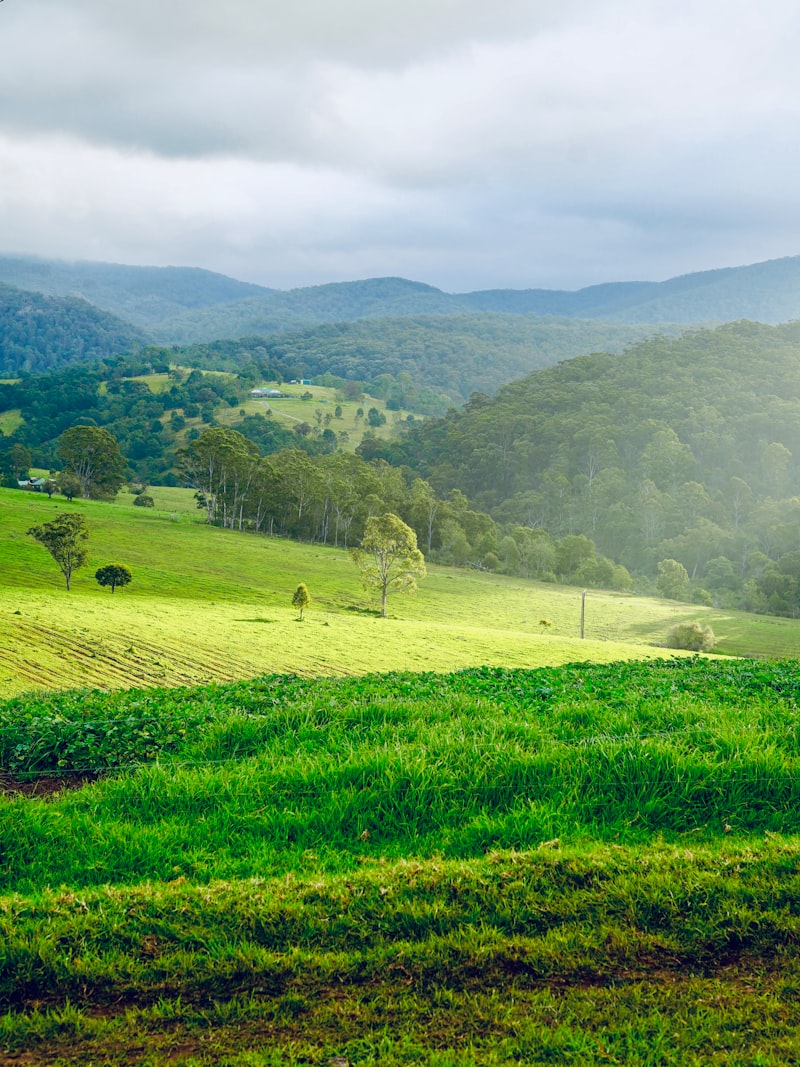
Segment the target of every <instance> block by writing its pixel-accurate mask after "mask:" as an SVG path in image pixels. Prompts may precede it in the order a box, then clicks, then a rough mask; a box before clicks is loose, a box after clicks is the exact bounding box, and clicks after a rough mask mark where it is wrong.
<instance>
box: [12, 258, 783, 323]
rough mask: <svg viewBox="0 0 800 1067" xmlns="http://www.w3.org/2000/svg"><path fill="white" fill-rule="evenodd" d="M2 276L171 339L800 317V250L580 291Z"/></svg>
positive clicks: (20, 268)
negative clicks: (328, 326)
mask: <svg viewBox="0 0 800 1067" xmlns="http://www.w3.org/2000/svg"><path fill="white" fill-rule="evenodd" d="M0 283H4V284H5V285H9V286H14V287H16V288H18V289H24V290H29V291H34V292H39V293H43V294H45V295H48V296H52V297H72V298H75V297H80V298H83V299H84V300H86V301H87V302H88V303H90V304H92V305H94V306H95V307H97V308H100V309H102V310H103V311H105V312H109V313H111V314H113V315H116V316H117V317H118V318H120V319H122V320H124V321H125V322H126V323H128V324H129V325H132V326H135V327H136V328H137V329H138V330H142V331H144V332H145V333H146V335H147V336H148V337H149V338H150V339H151V340H153V341H155V342H158V343H161V344H187V343H201V342H203V341H211V340H216V339H219V338H231V337H243V336H255V335H267V334H273V333H281V332H287V331H292V330H297V329H301V328H303V327H308V326H314V325H319V324H322V323H332V322H353V321H356V320H360V319H376V318H381V319H386V318H406V317H409V316H419V315H464V314H470V313H473V314H474V313H481V312H494V313H500V314H507V315H535V316H539V317H541V316H556V317H559V318H580V319H598V320H601V321H604V322H620V323H636V324H651V325H657V324H661V323H683V324H713V323H721V322H730V321H735V320H738V319H752V320H754V321H758V322H765V323H770V324H775V323H779V322H786V321H789V320H792V319H796V318H800V256H788V257H785V258H783V259H774V260H769V261H767V262H764V263H756V264H752V265H749V266H743V267H728V268H724V269H721V270H710V271H701V272H696V273H692V274H685V275H682V276H680V277H676V278H670V279H668V280H667V281H663V282H613V283H607V284H603V285H594V286H589V287H587V288H584V289H578V290H575V291H570V290H559V289H490V290H479V291H476V292H470V293H446V292H444V291H443V290H441V289H437V288H435V287H434V286H432V285H427V284H425V283H423V282H417V281H409V280H407V279H404V278H371V279H366V280H362V281H353V282H332V283H329V284H326V285H315V286H310V287H306V288H299V289H290V290H275V289H268V288H265V287H263V286H259V285H254V284H252V283H250V282H242V281H238V280H236V279H234V278H229V277H227V276H226V275H223V274H216V273H214V272H212V271H207V270H201V269H198V268H194V267H134V266H125V265H122V264H115V263H90V262H75V263H71V262H65V261H58V260H49V259H38V258H35V257H31V256H4V257H0Z"/></svg>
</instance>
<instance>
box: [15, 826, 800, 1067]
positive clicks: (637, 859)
mask: <svg viewBox="0 0 800 1067" xmlns="http://www.w3.org/2000/svg"><path fill="white" fill-rule="evenodd" d="M799 860H800V852H799V851H798V845H797V843H796V842H791V843H790V842H777V841H775V840H765V841H761V842H758V843H754V842H751V843H748V844H746V845H743V844H741V843H735V842H730V841H726V842H724V843H722V844H719V845H716V846H713V847H699V848H698V847H694V848H692V849H691V850H689V849H687V848H685V847H680V848H674V847H669V846H666V845H663V844H662V845H655V846H650V847H635V848H626V847H621V846H608V845H606V846H597V845H594V846H584V847H578V848H571V849H570V848H567V849H565V848H562V847H559V846H558V844H557V843H555V842H549V843H546V844H544V845H542V846H541V847H540V848H539V849H537V850H535V851H533V852H526V853H519V852H496V853H491V854H489V855H487V856H484V857H481V858H480V859H475V860H472V861H469V862H456V861H448V860H445V859H442V858H434V859H431V860H428V861H425V862H419V861H400V862H397V863H394V864H385V863H373V862H367V863H365V864H364V865H363V866H362V867H361V869H360V870H357V871H353V872H350V873H349V874H347V875H346V876H335V877H320V876H314V877H313V878H305V879H304V878H298V877H296V876H293V875H290V876H287V877H285V878H282V879H279V880H275V881H263V880H260V879H250V880H247V881H243V882H242V881H234V882H217V883H213V884H210V885H207V886H193V885H191V884H189V883H187V882H186V881H185V880H179V881H177V882H174V883H172V884H170V885H154V884H149V885H146V886H142V887H138V888H115V887H110V886H109V887H105V888H102V889H96V890H90V891H84V892H81V893H75V892H72V891H46V892H43V893H41V894H38V895H36V896H35V897H24V896H21V895H18V894H16V895H12V896H8V897H6V898H4V900H3V901H2V905H1V906H0V930H1V931H2V934H3V954H2V962H1V963H0V997H2V1000H3V1003H4V1004H5V1006H6V1007H7V1014H6V1015H5V1016H4V1017H3V1018H2V1020H0V1045H2V1046H3V1047H5V1049H6V1051H7V1053H8V1054H9V1055H14V1054H17V1055H19V1054H22V1055H26V1056H32V1057H40V1058H41V1059H43V1060H44V1059H47V1062H56V1063H65V1064H66V1063H95V1062H96V1063H106V1064H118V1063H119V1064H121V1063H131V1062H133V1063H157V1062H163V1060H164V1059H169V1060H170V1062H180V1063H186V1064H189V1063H192V1064H200V1063H202V1064H211V1063H220V1064H221V1063H229V1064H245V1063H246V1064H278V1063H290V1064H299V1063H320V1064H321V1063H330V1062H332V1060H333V1058H334V1057H340V1058H342V1059H344V1060H346V1062H348V1063H351V1062H352V1063H368V1064H389V1065H390V1067H392V1065H395V1064H401V1063H419V1064H423V1063H424V1064H439V1065H443V1064H450V1065H468V1064H479V1063H480V1064H483V1063H489V1064H507V1063H513V1062H520V1060H522V1062H526V1063H548V1062H561V1063H589V1064H600V1063H605V1064H608V1063H626V1064H642V1065H643V1064H653V1063H664V1064H686V1063H690V1064H701V1063H704V1064H707V1063H714V1064H724V1063H731V1062H741V1063H745V1062H747V1063H754V1064H755V1063H758V1064H768V1065H772V1064H775V1065H777V1064H779V1063H790V1062H793V1061H794V1059H795V1058H796V1057H797V1056H798V1055H800V1038H798V1032H800V1031H799V1029H798V1023H800V997H799V996H798V982H800V953H798V935H799V934H800V919H799V917H798V914H797V905H796V902H797V900H798V899H800V874H799V873H798V871H800V863H799V862H798V861H799Z"/></svg>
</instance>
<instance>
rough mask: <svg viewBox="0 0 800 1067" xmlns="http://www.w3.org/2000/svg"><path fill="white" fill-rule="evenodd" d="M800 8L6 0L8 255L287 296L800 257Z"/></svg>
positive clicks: (585, 277)
mask: <svg viewBox="0 0 800 1067" xmlns="http://www.w3.org/2000/svg"><path fill="white" fill-rule="evenodd" d="M798 43H800V9H798V7H797V5H796V4H794V3H791V2H790V0H762V2H761V3H760V4H759V5H753V4H752V3H751V2H748V3H744V2H741V0H725V2H724V3H723V2H722V0H670V3H666V2H665V0H559V2H557V3H556V2H551V0H495V2H494V3H493V4H489V3H486V0H404V2H403V3H402V4H399V3H397V2H395V0H383V2H376V0H292V3H291V5H289V4H287V3H285V0H284V2H281V3H278V2H277V0H226V2H225V3H222V2H220V3H210V2H208V0H193V2H192V3H188V2H187V0H169V2H168V3H165V2H164V0H137V3H135V4H131V3H122V2H120V0H50V2H48V0H5V2H3V3H1V4H0V101H2V104H0V252H5V253H11V252H31V253H36V254H39V255H44V256H57V257H63V258H76V259H107V260H114V261H117V262H127V263H148V264H190V265H196V266H203V267H207V268H209V269H212V270H221V271H224V272H225V273H229V274H232V275H234V276H236V277H240V278H243V279H246V280H252V281H258V282H261V283H262V284H265V285H272V286H276V287H279V288H285V287H289V286H293V285H306V284H314V283H317V282H323V281H335V280H341V279H348V278H359V277H370V276H372V277H374V276H380V275H403V276H405V277H411V278H415V279H418V280H421V281H428V282H430V283H432V284H435V285H439V286H441V287H442V288H444V289H448V290H451V291H455V290H464V289H474V288H493V287H498V286H513V287H517V288H522V287H528V286H546V287H565V288H577V287H579V286H582V285H588V284H592V283H595V282H602V281H613V280H621V279H634V278H635V279H645V278H647V279H661V278H666V277H669V276H672V275H674V274H679V273H683V272H686V271H691V270H702V269H707V268H711V267H717V266H733V265H736V264H740V263H749V262H756V261H758V260H763V259H770V258H774V257H777V256H783V255H794V254H796V253H800V205H799V204H798V196H797V192H796V190H797V188H798V186H799V185H800V181H799V180H798V179H800V173H799V172H800V158H799V156H800V137H798V133H800V73H798V71H799V70H800V67H799V66H798V63H797V54H798Z"/></svg>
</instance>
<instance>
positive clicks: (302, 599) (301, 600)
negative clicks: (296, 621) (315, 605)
mask: <svg viewBox="0 0 800 1067" xmlns="http://www.w3.org/2000/svg"><path fill="white" fill-rule="evenodd" d="M310 603H311V594H310V593H309V591H308V589H307V588H306V586H305V585H304V583H303V582H301V583H300V584H299V585H298V587H297V588H296V589H295V591H294V596H293V597H292V606H293V607H295V608H297V610H298V611H299V612H300V620H301V621H302V618H303V612H304V611H305V609H306V608H307V607H308V605H309V604H310Z"/></svg>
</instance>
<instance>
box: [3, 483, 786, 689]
mask: <svg viewBox="0 0 800 1067" xmlns="http://www.w3.org/2000/svg"><path fill="white" fill-rule="evenodd" d="M152 495H153V496H154V499H155V503H156V507H155V508H154V509H147V508H137V507H134V506H133V500H134V497H132V496H131V495H130V494H121V495H120V497H119V498H118V501H117V502H116V503H114V504H106V503H96V502H90V501H73V503H72V504H68V503H67V502H66V501H64V500H63V498H61V497H54V498H53V499H52V500H48V499H47V498H46V497H44V496H41V495H39V494H32V493H21V492H19V491H14V490H2V491H0V618H2V627H0V695H3V694H5V695H11V694H12V693H17V692H21V691H24V690H26V689H32V688H34V689H35V688H40V687H41V688H64V687H69V686H75V685H88V686H101V687H102V686H111V687H116V686H131V685H153V684H158V685H164V684H167V685H172V684H174V685H186V684H192V683H195V682H204V681H212V680H230V679H235V678H244V677H251V676H252V675H254V674H258V673H261V672H264V671H279V672H282V671H288V672H293V673H299V674H304V675H317V674H347V673H367V672H370V671H382V670H395V669H411V670H451V669H454V668H458V667H467V666H474V665H477V664H488V665H506V666H518V667H534V666H540V665H545V664H553V663H565V662H569V661H574V660H596V661H610V660H619V659H630V658H642V657H650V656H663V655H669V654H670V653H669V652H668V651H667V650H665V649H664V648H662V647H658V646H659V645H661V644H663V642H664V640H665V638H666V634H667V631H668V630H669V627H670V626H671V625H672V624H673V623H674V622H676V621H678V620H683V619H687V618H698V619H701V620H702V621H703V622H708V623H710V624H711V625H712V627H713V629H714V631H715V633H716V634H717V637H718V640H719V644H718V651H719V652H721V653H723V654H732V655H743V654H744V655H748V654H751V655H772V656H780V655H791V654H792V653H793V652H794V651H796V650H797V649H798V647H800V623H798V622H796V621H794V620H787V619H774V618H767V617H758V616H752V615H744V614H740V613H730V612H715V611H712V610H710V609H705V608H698V607H696V606H693V605H691V606H690V605H682V604H676V603H674V602H667V601H660V600H655V599H647V598H637V597H631V596H624V595H621V594H615V593H605V592H594V591H592V592H590V593H589V594H588V595H587V598H586V624H585V640H581V639H580V609H581V591H580V590H579V589H576V588H572V587H563V586H555V585H545V584H538V583H535V582H529V581H524V580H521V579H515V578H508V577H503V576H496V575H491V574H488V573H479V572H475V571H465V570H455V569H449V568H442V567H431V568H430V571H429V575H428V577H427V578H426V579H424V580H423V581H422V582H421V583H420V587H419V592H418V594H417V595H416V596H413V597H409V596H403V595H396V596H394V597H391V598H390V616H391V617H390V618H389V619H387V620H382V619H380V618H377V617H376V614H375V608H376V604H375V600H374V598H372V597H371V596H370V594H369V593H368V592H367V591H365V590H364V589H363V588H362V586H361V584H360V582H359V577H358V572H357V570H356V568H355V566H354V565H353V563H352V561H351V560H350V557H349V556H348V554H347V552H346V551H344V550H343V549H335V548H325V547H322V546H314V545H305V544H296V543H292V542H289V541H286V540H281V539H278V538H268V537H263V536H255V535H248V534H241V533H237V532H232V531H226V530H220V529H216V528H212V527H208V526H206V525H204V524H203V523H202V522H199V521H198V519H199V518H200V514H199V512H198V511H197V509H196V508H195V507H194V500H193V496H192V493H191V491H189V490H180V489H170V488H164V489H161V488H158V487H156V488H154V489H153V490H152ZM64 510H75V511H80V512H82V513H83V514H85V516H86V518H87V522H88V525H89V528H90V531H91V534H90V541H89V549H90V559H89V564H88V566H86V567H85V568H84V569H82V570H80V571H78V572H77V573H76V575H75V576H74V578H73V587H72V591H71V592H69V593H67V591H66V589H65V588H64V581H63V578H62V576H61V574H60V572H59V571H58V569H57V567H56V565H55V563H54V562H53V560H52V559H51V558H50V557H49V556H48V555H47V553H46V552H45V551H44V550H43V549H42V548H41V546H39V545H38V544H36V543H35V542H34V541H33V539H32V538H30V537H28V536H26V530H27V529H28V528H29V527H30V526H31V525H33V524H35V523H40V522H43V521H47V519H48V518H49V517H52V516H54V515H57V514H58V513H59V512H61V511H64ZM111 562H119V563H124V564H125V565H126V566H128V567H130V568H131V570H132V572H133V576H134V577H133V582H132V583H131V585H130V586H128V587H127V588H126V589H124V590H122V591H118V592H116V593H115V594H113V595H112V594H111V593H110V592H109V591H108V590H107V589H101V588H100V587H99V586H98V585H97V584H96V582H95V581H94V577H93V575H94V571H95V570H96V569H97V568H98V567H100V566H102V565H104V564H106V563H111ZM300 582H305V583H306V585H307V586H308V588H309V591H310V592H311V596H312V598H313V604H312V607H311V609H310V610H309V611H308V612H307V613H306V617H305V619H304V621H303V622H302V623H300V622H298V621H297V614H296V612H295V610H294V609H293V608H292V607H291V598H292V594H293V592H294V590H295V588H296V587H297V585H298V584H299V583H300ZM542 620H545V621H546V622H548V623H550V625H549V626H543V625H542Z"/></svg>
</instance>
